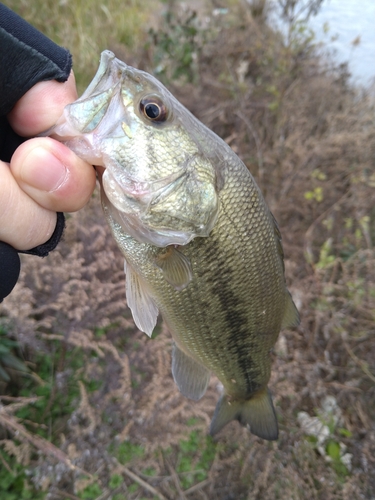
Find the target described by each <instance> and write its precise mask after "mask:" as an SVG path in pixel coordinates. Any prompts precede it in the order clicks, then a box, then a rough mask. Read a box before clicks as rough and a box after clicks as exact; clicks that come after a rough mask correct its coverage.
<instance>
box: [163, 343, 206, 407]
mask: <svg viewBox="0 0 375 500" xmlns="http://www.w3.org/2000/svg"><path fill="white" fill-rule="evenodd" d="M172 374H173V378H174V381H175V383H176V385H177V387H178V389H179V391H180V392H181V394H183V395H184V396H185V397H187V398H190V399H194V400H195V401H198V399H200V398H201V397H202V396H203V395H204V393H205V392H206V389H207V386H208V383H209V381H210V372H209V370H207V368H205V367H204V366H203V365H201V364H200V363H198V362H197V361H195V360H194V359H193V358H191V357H190V356H188V355H187V354H185V353H184V352H183V351H181V349H179V348H178V347H177V346H176V344H175V345H174V346H173V353H172Z"/></svg>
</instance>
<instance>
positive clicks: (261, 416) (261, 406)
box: [210, 387, 279, 441]
mask: <svg viewBox="0 0 375 500" xmlns="http://www.w3.org/2000/svg"><path fill="white" fill-rule="evenodd" d="M231 420H238V421H239V422H240V423H241V424H242V425H244V426H248V427H249V429H250V431H251V432H252V433H253V434H255V435H256V436H259V437H260V438H262V439H267V440H268V441H273V440H275V439H277V438H278V434H279V430H278V425H277V418H276V413H275V409H274V406H273V403H272V397H271V394H270V391H269V390H268V388H267V387H265V388H264V389H261V390H260V391H258V392H257V393H255V394H254V395H253V396H251V398H249V399H248V400H246V401H235V400H234V401H230V399H229V398H228V396H227V395H226V394H224V395H223V396H222V397H221V398H220V400H219V402H218V403H217V406H216V409H215V413H214V416H213V418H212V422H211V427H210V434H211V436H213V435H214V434H216V433H217V432H219V431H220V430H221V429H222V428H223V427H224V426H225V425H227V424H228V423H229V422H230V421H231Z"/></svg>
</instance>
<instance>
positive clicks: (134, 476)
mask: <svg viewBox="0 0 375 500" xmlns="http://www.w3.org/2000/svg"><path fill="white" fill-rule="evenodd" d="M115 460H116V459H115ZM116 464H117V466H118V468H119V470H120V471H122V472H123V473H124V474H126V475H127V476H128V477H130V479H132V480H133V481H135V482H136V483H138V484H139V485H140V486H142V488H144V489H145V490H147V491H149V492H150V493H152V494H153V495H155V496H156V497H158V498H159V499H160V500H168V499H167V498H166V497H165V496H164V495H163V494H162V493H160V491H158V490H157V489H155V488H154V487H153V486H151V485H150V484H148V483H146V481H143V479H141V478H140V477H139V476H137V474H134V472H132V471H131V470H130V469H128V468H127V467H125V466H124V465H121V464H120V462H119V461H118V460H116Z"/></svg>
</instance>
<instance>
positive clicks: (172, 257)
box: [155, 246, 193, 290]
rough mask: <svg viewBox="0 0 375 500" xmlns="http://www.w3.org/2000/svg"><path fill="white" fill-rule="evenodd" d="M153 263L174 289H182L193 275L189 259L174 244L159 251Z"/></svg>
mask: <svg viewBox="0 0 375 500" xmlns="http://www.w3.org/2000/svg"><path fill="white" fill-rule="evenodd" d="M155 265H156V266H157V267H158V268H159V269H161V270H162V271H163V276H164V278H165V279H166V281H168V283H170V284H171V285H172V286H173V287H174V288H175V289H176V290H183V289H184V288H185V287H186V286H187V285H188V284H189V283H190V281H191V279H192V277H193V273H192V270H191V264H190V260H189V259H188V258H187V257H186V256H185V255H184V254H183V253H181V252H179V251H178V250H177V248H175V247H174V246H168V247H167V248H166V249H165V251H164V252H161V253H160V254H159V255H158V257H157V258H156V259H155Z"/></svg>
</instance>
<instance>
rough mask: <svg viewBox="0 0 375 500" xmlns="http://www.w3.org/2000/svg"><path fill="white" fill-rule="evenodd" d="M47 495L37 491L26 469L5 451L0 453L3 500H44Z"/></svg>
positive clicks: (0, 484)
mask: <svg viewBox="0 0 375 500" xmlns="http://www.w3.org/2000/svg"><path fill="white" fill-rule="evenodd" d="M45 496H46V493H43V492H41V491H37V490H36V489H35V487H34V486H33V483H32V482H31V481H30V477H29V475H28V473H27V470H26V468H25V467H24V466H23V465H21V464H19V463H17V460H16V458H15V457H11V456H10V455H9V454H8V453H6V452H5V451H0V498H1V500H42V499H44V498H45Z"/></svg>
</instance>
